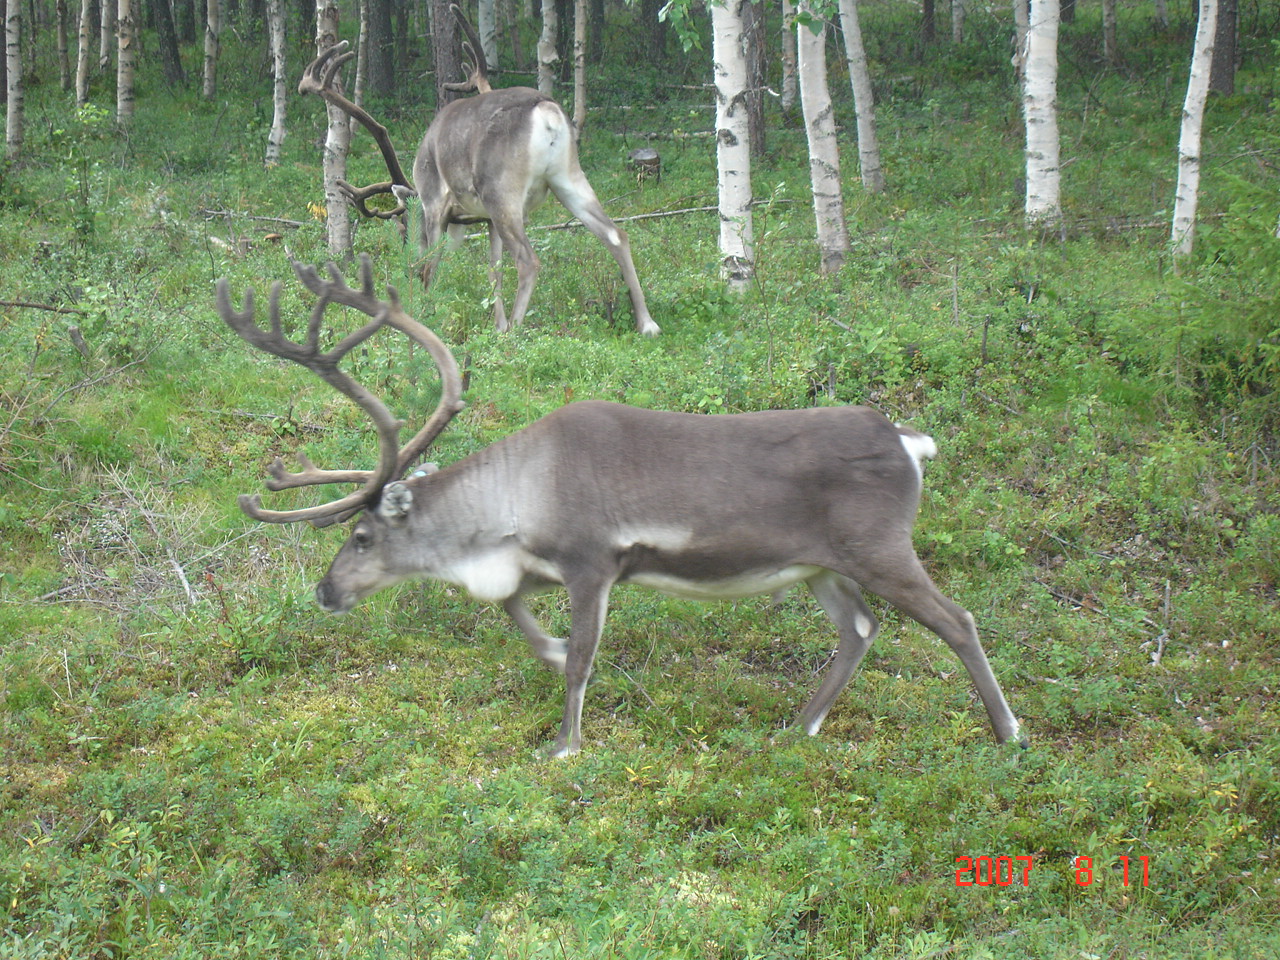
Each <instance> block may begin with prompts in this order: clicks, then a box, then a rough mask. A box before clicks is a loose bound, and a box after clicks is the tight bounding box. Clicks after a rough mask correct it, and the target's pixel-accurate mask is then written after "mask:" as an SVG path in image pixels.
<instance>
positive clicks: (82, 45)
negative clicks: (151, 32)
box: [76, 0, 111, 107]
mask: <svg viewBox="0 0 1280 960" xmlns="http://www.w3.org/2000/svg"><path fill="white" fill-rule="evenodd" d="M107 2H111V0H107ZM92 44H93V0H80V36H79V42H78V44H77V47H76V106H77V107H83V106H84V105H85V104H86V103H88V102H89V64H90V58H89V48H90V47H91V46H92Z"/></svg>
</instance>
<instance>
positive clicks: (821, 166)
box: [796, 0, 849, 274]
mask: <svg viewBox="0 0 1280 960" xmlns="http://www.w3.org/2000/svg"><path fill="white" fill-rule="evenodd" d="M806 7H807V4H806V3H804V2H803V0H802V2H801V3H799V4H797V6H796V9H797V12H799V13H803V12H805V11H806ZM812 26H816V27H818V31H817V32H816V33H815V32H814V30H813V29H812ZM826 41H827V25H826V24H825V23H823V22H822V21H820V20H816V19H815V20H813V21H812V25H811V26H806V25H804V24H798V25H797V26H796V49H797V60H798V65H799V73H800V109H801V110H802V111H803V112H804V126H805V133H806V135H807V136H808V139H809V179H810V181H811V182H812V185H813V212H814V218H815V220H816V224H817V236H818V250H819V253H820V255H821V258H822V259H821V265H820V270H821V272H822V273H823V274H832V273H835V272H836V271H838V270H839V269H840V268H841V267H842V266H843V265H844V261H845V257H847V256H848V254H849V226H848V224H846V223H845V220H844V195H843V193H842V192H841V189H840V148H839V146H838V145H837V143H836V122H835V113H834V111H833V110H832V107H831V92H830V89H829V88H828V86H827V49H826Z"/></svg>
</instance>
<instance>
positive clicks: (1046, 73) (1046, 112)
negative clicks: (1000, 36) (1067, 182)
mask: <svg viewBox="0 0 1280 960" xmlns="http://www.w3.org/2000/svg"><path fill="white" fill-rule="evenodd" d="M1059 3H1060V0H1031V18H1030V22H1029V24H1028V27H1027V50H1026V58H1025V63H1026V79H1025V80H1024V82H1023V91H1022V111H1023V119H1024V121H1025V123H1026V160H1027V197H1026V222H1027V226H1033V225H1037V224H1039V225H1044V226H1050V225H1053V224H1056V223H1057V222H1058V221H1059V220H1061V219H1062V202H1061V199H1060V197H1061V168H1060V166H1059V163H1058V154H1059V138H1058V103H1057V101H1058V18H1059Z"/></svg>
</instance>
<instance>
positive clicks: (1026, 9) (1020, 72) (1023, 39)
mask: <svg viewBox="0 0 1280 960" xmlns="http://www.w3.org/2000/svg"><path fill="white" fill-rule="evenodd" d="M1030 19H1031V13H1030V0H1013V60H1012V62H1013V75H1014V77H1015V78H1016V79H1017V81H1018V87H1019V89H1021V87H1022V82H1023V80H1024V79H1025V78H1026V75H1027V24H1028V22H1029V21H1030Z"/></svg>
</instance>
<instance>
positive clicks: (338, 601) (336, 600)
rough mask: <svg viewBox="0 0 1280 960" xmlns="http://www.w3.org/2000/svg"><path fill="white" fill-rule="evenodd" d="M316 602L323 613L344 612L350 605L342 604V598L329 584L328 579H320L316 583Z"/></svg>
mask: <svg viewBox="0 0 1280 960" xmlns="http://www.w3.org/2000/svg"><path fill="white" fill-rule="evenodd" d="M316 603H317V604H319V606H320V609H321V610H323V611H325V613H346V612H347V610H349V609H350V606H345V607H344V606H343V604H342V598H341V597H339V596H338V594H337V592H336V591H335V590H334V589H333V587H332V586H330V584H329V581H328V580H321V581H320V582H319V583H318V584H316Z"/></svg>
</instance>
